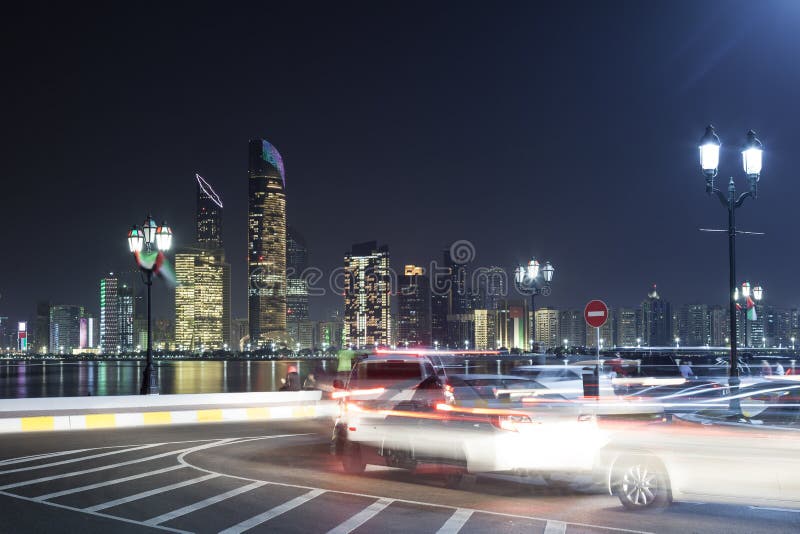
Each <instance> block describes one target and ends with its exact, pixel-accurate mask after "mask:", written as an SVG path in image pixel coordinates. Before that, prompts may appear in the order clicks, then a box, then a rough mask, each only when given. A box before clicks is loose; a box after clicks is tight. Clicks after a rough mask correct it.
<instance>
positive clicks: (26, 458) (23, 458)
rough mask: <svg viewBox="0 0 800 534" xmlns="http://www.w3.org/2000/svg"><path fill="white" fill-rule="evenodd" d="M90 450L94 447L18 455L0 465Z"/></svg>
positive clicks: (22, 462)
mask: <svg viewBox="0 0 800 534" xmlns="http://www.w3.org/2000/svg"><path fill="white" fill-rule="evenodd" d="M91 450H94V449H75V450H74V451H59V452H50V453H45V454H33V455H31V456H20V457H19V458H9V459H8V460H3V461H0V465H11V464H24V463H25V462H33V461H36V460H44V459H45V458H52V457H55V456H66V455H67V454H78V453H79V452H87V451H91Z"/></svg>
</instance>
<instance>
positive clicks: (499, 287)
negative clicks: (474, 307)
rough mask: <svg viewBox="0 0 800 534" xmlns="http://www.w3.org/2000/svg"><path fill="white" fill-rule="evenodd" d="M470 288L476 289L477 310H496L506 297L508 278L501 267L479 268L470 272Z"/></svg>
mask: <svg viewBox="0 0 800 534" xmlns="http://www.w3.org/2000/svg"><path fill="white" fill-rule="evenodd" d="M472 287H473V288H477V293H478V300H479V306H478V307H479V308H483V309H486V310H497V309H498V308H499V307H500V303H501V301H502V300H503V299H505V298H506V297H507V296H508V276H507V275H506V271H505V270H504V269H503V268H502V267H481V268H479V269H475V270H474V271H473V272H472Z"/></svg>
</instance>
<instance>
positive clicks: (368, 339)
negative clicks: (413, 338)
mask: <svg viewBox="0 0 800 534" xmlns="http://www.w3.org/2000/svg"><path fill="white" fill-rule="evenodd" d="M344 269H345V280H344V286H345V289H344V329H345V334H344V335H345V343H346V344H348V345H350V346H353V347H358V348H361V347H364V346H366V345H374V346H377V345H388V344H389V342H390V339H391V337H392V327H391V309H390V301H389V296H390V294H391V289H392V287H391V283H392V280H391V273H390V270H389V247H387V246H382V247H378V244H377V242H375V241H370V242H367V243H360V244H357V245H353V248H352V250H351V251H350V252H348V253H347V254H346V255H345V257H344Z"/></svg>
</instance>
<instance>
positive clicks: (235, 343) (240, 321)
mask: <svg viewBox="0 0 800 534" xmlns="http://www.w3.org/2000/svg"><path fill="white" fill-rule="evenodd" d="M248 339H250V325H248V324H247V317H240V318H237V319H234V320H232V321H231V347H232V348H233V349H235V350H244V346H245V344H246V343H247V340H248Z"/></svg>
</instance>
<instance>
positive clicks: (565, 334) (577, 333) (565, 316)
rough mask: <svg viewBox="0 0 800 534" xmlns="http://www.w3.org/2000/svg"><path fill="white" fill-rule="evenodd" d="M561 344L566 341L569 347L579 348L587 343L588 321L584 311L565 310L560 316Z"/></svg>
mask: <svg viewBox="0 0 800 534" xmlns="http://www.w3.org/2000/svg"><path fill="white" fill-rule="evenodd" d="M558 327H559V337H560V338H561V343H564V340H565V339H566V340H567V342H566V345H567V346H568V347H579V346H582V345H583V344H584V343H586V319H585V318H584V317H583V310H563V311H561V313H560V314H559V316H558Z"/></svg>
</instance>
